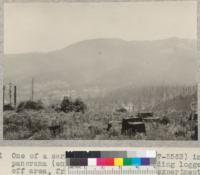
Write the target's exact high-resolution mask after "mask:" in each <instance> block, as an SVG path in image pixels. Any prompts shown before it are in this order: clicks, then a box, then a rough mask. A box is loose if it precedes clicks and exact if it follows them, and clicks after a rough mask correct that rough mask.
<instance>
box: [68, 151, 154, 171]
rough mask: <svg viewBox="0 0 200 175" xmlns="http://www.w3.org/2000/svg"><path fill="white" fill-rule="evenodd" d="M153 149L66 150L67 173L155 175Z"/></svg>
mask: <svg viewBox="0 0 200 175" xmlns="http://www.w3.org/2000/svg"><path fill="white" fill-rule="evenodd" d="M155 165H156V152H155V151H144V150H142V151H67V152H66V174H67V175H82V174H83V175H156V170H155Z"/></svg>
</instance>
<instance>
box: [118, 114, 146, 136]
mask: <svg viewBox="0 0 200 175" xmlns="http://www.w3.org/2000/svg"><path fill="white" fill-rule="evenodd" d="M121 133H122V134H126V135H127V134H131V135H132V134H135V133H146V128H145V124H144V122H143V121H142V119H141V118H136V117H135V118H129V119H123V120H122V129H121Z"/></svg>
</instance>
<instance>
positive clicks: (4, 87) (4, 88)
mask: <svg viewBox="0 0 200 175" xmlns="http://www.w3.org/2000/svg"><path fill="white" fill-rule="evenodd" d="M5 90H6V86H5V85H3V106H4V105H5Z"/></svg>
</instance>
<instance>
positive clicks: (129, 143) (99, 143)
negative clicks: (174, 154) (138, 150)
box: [0, 0, 200, 147]
mask: <svg viewBox="0 0 200 175" xmlns="http://www.w3.org/2000/svg"><path fill="white" fill-rule="evenodd" d="M156 1H158V2H166V1H169V2H173V1H174V2H181V1H182V2H187V1H188V2H196V3H197V54H198V57H199V55H200V0H5V1H3V0H0V58H1V62H0V86H1V88H0V99H2V98H3V68H4V67H3V61H2V60H3V57H4V55H3V51H4V46H3V43H4V39H3V36H4V35H3V34H4V31H3V30H4V27H3V20H4V12H3V6H4V3H37V2H42V3H61V2H62V3H63V2H65V3H80V2H81V3H88V2H89V3H93V2H95V3H97V2H98V3H105V2H107V3H109V2H114V3H118V2H123V3H127V2H133V3H134V2H147V3H148V2H156ZM199 68H200V60H199V59H198V73H197V74H198V92H197V94H198V95H197V96H198V99H200V98H199V97H200V93H199V92H200V86H199V85H200V84H199V83H200V78H199V77H200V76H199V75H200V71H199ZM2 103H3V100H1V101H0V105H1V108H0V114H1V117H0V146H54V147H55V146H71V147H91V146H92V147H133V146H134V147H166V146H169V147H174V146H176V147H199V146H200V142H199V141H158V140H120V141H119V140H3V104H2ZM198 114H200V101H199V100H198ZM198 118H199V115H198ZM199 138H200V122H199V120H198V140H199Z"/></svg>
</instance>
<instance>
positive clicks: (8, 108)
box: [3, 104, 14, 111]
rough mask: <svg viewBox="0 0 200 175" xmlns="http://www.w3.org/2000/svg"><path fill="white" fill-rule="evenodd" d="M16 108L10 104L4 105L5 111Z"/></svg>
mask: <svg viewBox="0 0 200 175" xmlns="http://www.w3.org/2000/svg"><path fill="white" fill-rule="evenodd" d="M11 110H14V108H13V107H12V106H11V105H10V104H6V105H4V106H3V111H11Z"/></svg>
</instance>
